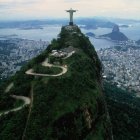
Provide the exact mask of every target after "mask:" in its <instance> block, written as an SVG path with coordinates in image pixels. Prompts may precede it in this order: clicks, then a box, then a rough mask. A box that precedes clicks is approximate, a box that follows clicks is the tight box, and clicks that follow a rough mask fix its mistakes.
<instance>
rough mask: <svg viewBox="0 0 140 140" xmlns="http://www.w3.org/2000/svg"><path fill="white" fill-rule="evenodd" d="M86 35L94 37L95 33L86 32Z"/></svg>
mask: <svg viewBox="0 0 140 140" xmlns="http://www.w3.org/2000/svg"><path fill="white" fill-rule="evenodd" d="M86 35H87V36H89V37H95V34H94V33H92V32H88V33H86Z"/></svg>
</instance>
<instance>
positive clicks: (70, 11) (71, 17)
mask: <svg viewBox="0 0 140 140" xmlns="http://www.w3.org/2000/svg"><path fill="white" fill-rule="evenodd" d="M76 11H77V10H73V9H72V8H71V9H70V10H66V12H69V13H70V22H69V25H71V26H72V25H73V13H74V12H76Z"/></svg>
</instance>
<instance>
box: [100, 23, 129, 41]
mask: <svg viewBox="0 0 140 140" xmlns="http://www.w3.org/2000/svg"><path fill="white" fill-rule="evenodd" d="M100 37H106V38H110V39H111V40H115V41H127V40H128V38H127V36H126V35H125V34H123V33H122V32H120V29H119V26H118V25H115V26H114V27H113V29H112V32H111V33H108V34H104V35H101V36H100Z"/></svg>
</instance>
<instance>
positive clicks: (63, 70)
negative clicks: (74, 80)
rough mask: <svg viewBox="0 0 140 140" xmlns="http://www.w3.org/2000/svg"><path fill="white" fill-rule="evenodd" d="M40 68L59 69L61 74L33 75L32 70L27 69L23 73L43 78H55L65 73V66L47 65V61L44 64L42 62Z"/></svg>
mask: <svg viewBox="0 0 140 140" xmlns="http://www.w3.org/2000/svg"><path fill="white" fill-rule="evenodd" d="M42 66H45V67H57V68H61V69H62V72H61V73H59V74H52V75H51V74H41V73H35V72H33V69H29V70H27V71H26V72H25V73H26V74H28V75H34V76H43V77H46V76H47V77H57V76H61V75H63V74H65V73H66V72H67V66H57V65H53V64H49V63H48V59H46V60H45V61H44V62H42Z"/></svg>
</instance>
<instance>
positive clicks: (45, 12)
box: [0, 0, 140, 19]
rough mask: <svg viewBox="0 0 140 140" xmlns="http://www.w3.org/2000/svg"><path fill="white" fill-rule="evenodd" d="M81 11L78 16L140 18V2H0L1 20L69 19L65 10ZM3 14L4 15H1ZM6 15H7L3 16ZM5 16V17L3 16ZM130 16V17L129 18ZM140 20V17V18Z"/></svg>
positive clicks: (90, 0)
mask: <svg viewBox="0 0 140 140" xmlns="http://www.w3.org/2000/svg"><path fill="white" fill-rule="evenodd" d="M69 8H73V9H77V10H79V11H78V12H77V13H76V14H75V15H76V16H115V17H125V18H127V17H128V18H129V17H130V16H131V17H132V18H135V17H139V12H140V1H139V0H133V1H132V0H131V1H130V0H0V19H2V18H6V17H9V12H10V13H11V14H10V16H11V17H13V18H14V17H16V18H17V17H18V16H19V17H22V16H24V17H67V14H66V13H65V12H64V10H66V9H69ZM1 13H2V14H1ZM3 13H5V14H3ZM3 15H4V16H3ZM128 15H129V16H128ZM139 18H140V17H139Z"/></svg>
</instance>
